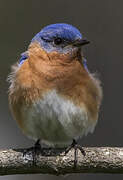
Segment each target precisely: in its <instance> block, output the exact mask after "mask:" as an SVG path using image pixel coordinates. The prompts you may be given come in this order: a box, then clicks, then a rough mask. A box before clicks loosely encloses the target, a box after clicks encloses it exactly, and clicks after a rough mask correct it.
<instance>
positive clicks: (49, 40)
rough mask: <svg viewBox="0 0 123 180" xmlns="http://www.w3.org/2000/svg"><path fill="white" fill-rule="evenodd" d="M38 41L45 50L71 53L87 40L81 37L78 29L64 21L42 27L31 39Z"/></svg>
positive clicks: (86, 42)
mask: <svg viewBox="0 0 123 180" xmlns="http://www.w3.org/2000/svg"><path fill="white" fill-rule="evenodd" d="M31 42H32V43H33V42H38V43H39V44H40V46H41V48H43V49H44V50H45V51H46V52H48V53H49V52H53V51H55V52H58V53H64V54H66V53H71V52H73V51H77V50H78V49H80V48H81V46H83V45H85V44H88V43H89V41H88V40H86V39H83V37H82V34H81V33H80V31H79V30H78V29H77V28H75V27H74V26H72V25H69V24H65V23H57V24H51V25H48V26H46V27H44V28H43V29H42V30H41V31H40V32H39V33H38V34H36V36H35V37H34V38H33V39H32V41H31Z"/></svg>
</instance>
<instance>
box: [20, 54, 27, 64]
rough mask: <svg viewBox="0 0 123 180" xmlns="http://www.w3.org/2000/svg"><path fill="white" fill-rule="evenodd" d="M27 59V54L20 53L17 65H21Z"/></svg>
mask: <svg viewBox="0 0 123 180" xmlns="http://www.w3.org/2000/svg"><path fill="white" fill-rule="evenodd" d="M27 58H28V55H27V53H25V52H24V53H22V54H21V58H20V60H19V65H22V64H23V62H24V61H25V60H26V59H27Z"/></svg>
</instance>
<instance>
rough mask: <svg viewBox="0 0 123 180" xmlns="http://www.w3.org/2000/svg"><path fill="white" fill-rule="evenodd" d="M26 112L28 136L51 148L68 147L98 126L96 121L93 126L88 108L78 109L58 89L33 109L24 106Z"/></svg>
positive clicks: (48, 94) (38, 102)
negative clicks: (52, 146)
mask: <svg viewBox="0 0 123 180" xmlns="http://www.w3.org/2000/svg"><path fill="white" fill-rule="evenodd" d="M22 112H23V119H24V127H25V128H24V129H23V131H24V133H25V134H26V135H27V136H29V137H31V138H33V139H36V140H37V139H41V140H42V141H43V142H44V143H45V144H49V145H59V146H63V145H67V144H69V143H70V142H71V141H72V139H73V138H78V137H80V136H82V135H83V134H87V133H88V132H89V131H90V132H92V131H93V129H94V127H95V124H96V122H94V121H93V122H94V123H93V124H92V121H91V120H90V119H89V115H88V113H87V110H86V108H85V107H84V105H83V107H82V108H80V107H77V106H75V105H74V104H73V103H72V102H71V101H69V100H66V99H64V98H63V97H60V96H59V95H58V94H57V93H56V91H55V90H53V91H51V92H48V93H47V94H45V95H44V97H43V99H41V100H39V101H37V102H35V103H34V104H33V105H32V106H31V107H28V108H27V107H22Z"/></svg>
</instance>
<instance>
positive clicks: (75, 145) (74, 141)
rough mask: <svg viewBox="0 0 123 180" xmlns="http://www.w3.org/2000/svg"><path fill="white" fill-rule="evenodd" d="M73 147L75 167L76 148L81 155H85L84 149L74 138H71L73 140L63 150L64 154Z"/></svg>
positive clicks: (75, 163)
mask: <svg viewBox="0 0 123 180" xmlns="http://www.w3.org/2000/svg"><path fill="white" fill-rule="evenodd" d="M72 148H74V167H75V168H76V165H77V149H79V150H80V151H81V153H82V155H83V156H85V155H86V153H85V151H84V149H83V148H82V147H81V146H80V145H78V144H77V142H76V140H75V139H73V142H72V144H71V145H70V146H69V147H68V148H67V149H66V150H65V155H66V154H67V153H68V152H69V151H70V150H71V149H72Z"/></svg>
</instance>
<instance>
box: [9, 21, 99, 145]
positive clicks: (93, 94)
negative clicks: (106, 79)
mask: <svg viewBox="0 0 123 180" xmlns="http://www.w3.org/2000/svg"><path fill="white" fill-rule="evenodd" d="M88 43H89V41H87V40H86V39H84V38H83V36H82V34H81V33H80V32H79V30H78V29H77V28H75V27H74V26H72V25H69V24H64V23H58V24H51V25H49V26H46V27H44V28H43V29H42V30H41V31H40V32H39V33H38V34H36V36H35V37H34V38H33V39H32V41H31V43H30V45H29V48H28V50H27V51H26V52H25V53H23V54H22V55H21V58H20V61H19V62H18V63H17V64H16V65H14V66H12V72H11V74H10V75H9V78H8V79H9V81H10V87H9V104H10V108H11V111H12V114H13V117H14V119H15V120H16V121H17V123H18V125H19V127H20V128H21V130H22V131H23V133H24V134H25V135H27V136H28V137H30V138H32V139H34V140H36V141H37V140H38V141H37V144H38V143H39V140H41V141H42V142H43V143H45V144H47V145H50V146H59V147H63V146H66V147H67V146H68V145H70V144H71V143H72V141H73V144H72V145H73V146H74V144H76V143H75V141H76V140H77V139H78V138H79V137H82V136H83V135H87V134H88V132H93V130H94V128H95V125H96V123H97V119H98V112H99V107H100V104H101V99H102V88H101V86H100V81H99V80H98V79H97V78H95V76H94V75H93V74H91V73H90V72H89V70H88V68H87V65H86V61H85V58H84V56H83V53H82V51H81V47H82V46H83V45H85V44H88Z"/></svg>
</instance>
